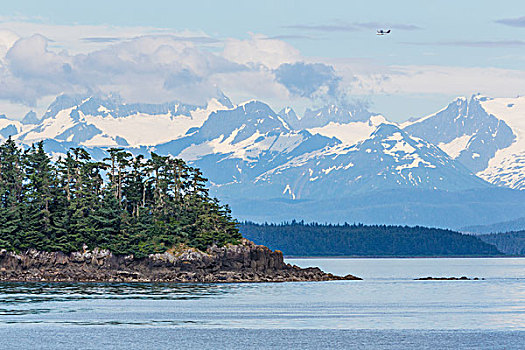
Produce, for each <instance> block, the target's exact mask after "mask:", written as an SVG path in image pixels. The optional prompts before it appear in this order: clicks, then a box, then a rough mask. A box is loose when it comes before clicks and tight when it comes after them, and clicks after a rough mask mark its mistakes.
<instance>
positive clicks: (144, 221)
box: [0, 138, 241, 256]
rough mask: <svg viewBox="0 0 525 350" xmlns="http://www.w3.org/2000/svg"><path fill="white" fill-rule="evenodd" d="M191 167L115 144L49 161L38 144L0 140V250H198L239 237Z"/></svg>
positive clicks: (226, 213) (77, 150) (142, 252)
mask: <svg viewBox="0 0 525 350" xmlns="http://www.w3.org/2000/svg"><path fill="white" fill-rule="evenodd" d="M205 183H206V179H205V178H204V177H203V175H202V173H201V172H200V171H199V169H196V168H192V167H190V166H188V165H187V164H185V163H184V161H182V160H181V159H175V158H171V157H163V156H159V155H157V154H155V153H151V158H150V159H145V158H144V157H143V156H136V157H134V156H132V154H131V153H129V152H126V151H124V150H123V149H119V148H112V149H109V150H108V157H107V158H106V159H104V160H103V161H101V162H99V161H95V160H93V159H92V158H91V157H90V155H89V154H88V152H87V151H86V150H84V149H82V148H73V149H71V150H70V152H69V153H68V154H67V155H66V156H65V157H62V158H59V159H58V160H56V161H54V162H52V161H51V158H50V156H49V155H48V154H46V152H45V151H44V147H43V144H42V143H38V144H37V145H33V147H31V148H29V149H27V150H23V149H21V148H19V147H17V145H16V144H15V142H14V141H13V140H12V139H11V138H9V139H8V140H7V141H5V143H4V144H2V145H1V146H0V249H7V250H15V251H23V250H26V249H28V248H35V249H38V250H45V251H64V252H71V251H79V250H82V249H83V246H84V245H87V246H88V247H89V248H94V247H100V248H107V249H110V250H111V251H113V252H114V253H117V254H130V253H132V254H135V255H136V256H145V255H147V254H150V253H155V252H164V251H166V250H167V249H169V248H171V247H173V246H175V245H177V244H179V243H183V244H186V245H188V246H190V247H196V248H198V249H206V247H208V246H210V245H212V244H217V245H219V246H220V245H224V244H226V243H235V242H237V241H238V240H239V239H240V238H241V236H240V233H239V232H238V229H237V228H236V223H235V221H234V220H233V219H232V218H231V215H230V210H229V208H228V207H227V206H222V205H220V204H219V202H218V200H217V199H215V198H211V197H210V195H209V193H208V189H207V188H206V187H205Z"/></svg>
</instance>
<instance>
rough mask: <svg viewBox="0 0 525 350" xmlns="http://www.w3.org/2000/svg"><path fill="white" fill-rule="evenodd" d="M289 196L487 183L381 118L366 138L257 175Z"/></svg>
mask: <svg viewBox="0 0 525 350" xmlns="http://www.w3.org/2000/svg"><path fill="white" fill-rule="evenodd" d="M256 182H257V183H259V184H262V183H280V184H282V186H283V187H282V188H281V189H280V191H281V195H282V196H286V197H289V198H292V199H301V198H312V197H316V196H327V195H332V196H336V197H340V196H342V195H345V194H348V195H350V194H354V193H356V192H361V191H371V190H384V189H394V188H414V187H416V188H422V189H442V190H465V189H472V188H480V187H488V186H489V184H488V183H486V182H484V181H483V180H481V179H479V178H478V177H476V176H475V175H474V174H472V173H471V172H470V171H468V170H467V169H466V168H464V167H463V166H462V165H461V164H459V163H458V162H456V161H454V160H452V159H451V158H450V157H448V156H447V154H446V153H444V152H443V151H442V150H440V149H439V148H438V147H436V146H434V145H432V144H431V143H428V142H426V141H424V140H422V139H420V138H417V137H413V136H410V135H409V134H407V133H406V132H405V131H403V130H402V129H400V128H399V127H398V126H396V125H394V124H389V123H383V124H380V125H379V126H378V127H377V128H376V129H375V131H374V132H373V133H372V134H371V135H370V136H369V137H368V138H366V139H365V140H362V141H360V142H358V143H356V144H354V145H348V144H338V145H334V146H330V147H327V148H324V149H322V150H318V151H315V152H311V153H308V154H304V155H302V156H300V157H297V158H294V159H291V160H290V161H288V162H286V163H284V164H283V165H281V166H279V167H276V168H274V169H272V170H269V171H267V172H266V173H264V174H262V175H261V176H259V177H258V178H257V180H256Z"/></svg>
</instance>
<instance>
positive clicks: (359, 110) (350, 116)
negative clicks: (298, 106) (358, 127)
mask: <svg viewBox="0 0 525 350" xmlns="http://www.w3.org/2000/svg"><path fill="white" fill-rule="evenodd" d="M279 115H281V116H282V117H283V119H284V120H285V121H286V122H287V123H288V124H289V125H290V126H291V127H292V128H293V129H295V130H302V129H308V128H319V127H323V126H325V125H327V124H329V123H335V124H347V123H351V122H366V121H368V119H369V118H370V117H371V116H372V115H373V113H371V112H369V111H368V110H367V109H366V108H364V107H363V106H362V105H360V104H354V105H350V104H346V105H345V106H336V105H334V104H329V105H326V106H324V107H321V108H317V109H306V111H305V112H304V115H303V116H302V117H299V116H298V115H297V114H296V113H295V111H294V110H293V109H292V108H291V107H286V108H284V109H282V110H281V111H280V112H279Z"/></svg>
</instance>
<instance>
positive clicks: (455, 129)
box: [403, 95, 525, 189]
mask: <svg viewBox="0 0 525 350" xmlns="http://www.w3.org/2000/svg"><path fill="white" fill-rule="evenodd" d="M403 127H404V130H405V131H407V132H408V133H410V134H412V135H415V136H418V137H421V138H424V139H425V140H428V141H430V142H432V143H434V144H436V145H438V146H439V147H440V148H441V149H442V150H444V151H445V152H446V153H447V154H448V155H449V156H450V157H452V158H454V159H456V160H458V161H459V162H461V163H462V164H463V165H464V166H465V167H467V168H468V169H470V170H471V171H473V172H475V173H477V175H478V176H480V177H481V178H483V179H485V180H487V181H489V182H491V183H493V184H496V185H499V186H503V187H509V188H514V189H525V140H524V137H525V97H519V98H488V97H484V96H479V95H475V96H473V97H472V98H471V99H470V100H467V99H466V98H458V99H456V100H455V101H454V102H452V103H451V104H449V105H448V106H447V107H446V108H445V109H443V110H441V111H439V112H437V113H435V114H432V115H430V116H427V117H424V118H421V119H419V120H416V121H414V122H408V123H405V124H404V125H403Z"/></svg>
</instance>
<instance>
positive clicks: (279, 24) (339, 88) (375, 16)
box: [0, 0, 525, 121]
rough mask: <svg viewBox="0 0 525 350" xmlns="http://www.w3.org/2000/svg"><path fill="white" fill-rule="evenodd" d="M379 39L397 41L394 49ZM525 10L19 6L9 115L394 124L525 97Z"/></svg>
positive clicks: (0, 79) (5, 65)
mask: <svg viewBox="0 0 525 350" xmlns="http://www.w3.org/2000/svg"><path fill="white" fill-rule="evenodd" d="M377 29H391V31H392V32H391V34H389V35H386V36H377V35H375V33H376V30H377ZM524 63H525V4H524V3H523V2H521V1H504V0H502V1H497V2H493V1H491V2H488V1H479V0H478V1H469V0H463V1H449V0H444V1H439V2H422V1H379V0H376V1H366V2H364V1H330V0H325V1H322V2H319V1H304V0H303V1H283V0H281V1H272V0H267V1H264V2H253V1H220V2H219V1H198V0H195V1H191V2H189V1H186V2H182V1H168V0H166V1H157V0H150V1H129V0H128V1H118V0H117V1H107V0H106V1H99V0H91V1H87V2H72V1H16V2H15V1H10V2H7V3H5V4H2V6H1V8H0V114H2V113H4V114H6V115H7V116H8V117H10V118H21V117H22V116H23V115H24V114H25V113H26V112H27V111H29V110H35V111H37V113H39V114H41V113H42V112H43V111H44V110H45V109H46V107H47V105H48V104H49V103H50V102H51V101H52V100H53V99H54V98H55V97H56V96H57V95H58V94H61V93H78V94H109V93H113V94H118V95H119V96H121V97H122V98H123V99H124V100H125V101H129V102H145V103H159V102H167V101H173V100H181V101H183V102H187V103H194V104H204V103H206V101H207V100H209V99H210V98H213V97H217V96H219V95H221V94H222V93H224V94H226V95H227V96H229V97H230V98H231V99H232V101H233V102H234V103H241V102H243V101H245V100H249V99H259V100H262V101H264V102H266V103H268V104H270V106H272V108H274V109H275V110H279V109H281V108H283V107H285V106H292V107H293V108H294V109H296V111H297V112H298V113H299V114H301V113H302V112H304V109H305V108H315V107H320V106H322V105H325V104H328V103H336V104H352V103H360V104H366V105H368V108H369V109H370V110H372V111H374V112H378V113H381V114H383V115H385V116H386V117H387V118H389V119H390V120H394V121H404V120H406V119H408V118H412V117H420V116H424V115H427V114H430V113H433V112H435V111H437V110H439V109H441V108H443V107H444V106H446V104H448V103H449V102H450V101H451V100H452V99H453V98H455V97H457V96H470V95H472V94H476V93H481V94H483V95H487V96H492V97H514V96H517V95H523V94H525V69H524V67H525V65H524Z"/></svg>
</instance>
